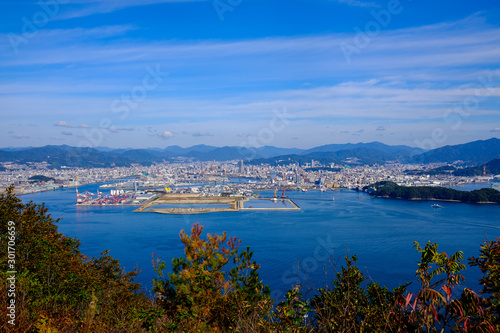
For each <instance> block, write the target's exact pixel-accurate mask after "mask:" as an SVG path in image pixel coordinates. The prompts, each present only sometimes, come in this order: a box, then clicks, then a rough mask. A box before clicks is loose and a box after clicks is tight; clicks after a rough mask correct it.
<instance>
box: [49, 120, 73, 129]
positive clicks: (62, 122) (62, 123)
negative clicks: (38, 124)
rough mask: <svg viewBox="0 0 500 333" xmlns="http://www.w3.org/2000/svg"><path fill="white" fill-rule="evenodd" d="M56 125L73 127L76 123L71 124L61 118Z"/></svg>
mask: <svg viewBox="0 0 500 333" xmlns="http://www.w3.org/2000/svg"><path fill="white" fill-rule="evenodd" d="M54 126H59V127H68V128H73V127H75V125H72V124H69V123H67V122H66V121H64V120H60V121H58V122H57V123H55V124H54Z"/></svg>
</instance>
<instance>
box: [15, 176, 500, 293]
mask: <svg viewBox="0 0 500 333" xmlns="http://www.w3.org/2000/svg"><path fill="white" fill-rule="evenodd" d="M99 185H100V184H92V185H86V186H82V187H80V188H79V190H80V191H81V192H83V191H85V190H87V191H89V192H93V193H95V192H96V190H97V188H98V186H99ZM481 187H489V185H488V184H474V185H472V186H471V185H468V186H467V187H466V188H465V189H466V190H473V189H476V188H481ZM459 189H460V188H459ZM108 191H109V190H108ZM104 192H105V193H106V191H104ZM286 194H287V196H288V197H289V198H291V199H292V200H293V201H294V202H295V203H296V204H297V205H298V206H299V207H300V208H301V209H300V211H248V212H243V211H241V212H220V213H209V214H199V215H165V214H157V213H134V212H133V210H134V209H136V208H137V207H132V206H101V207H77V206H75V203H76V193H75V189H74V188H65V189H59V190H56V191H47V192H40V193H35V194H29V195H23V196H21V199H22V200H23V201H24V202H27V201H34V202H35V203H38V204H41V203H44V204H45V206H46V207H47V208H48V209H49V213H50V214H51V216H52V217H53V218H54V219H60V220H59V222H58V223H57V225H58V227H59V231H60V232H62V233H63V234H65V235H67V236H69V237H75V238H77V239H79V240H80V242H81V246H80V250H81V252H82V253H83V254H85V255H87V256H89V257H98V256H99V255H100V253H101V252H103V251H104V250H109V251H110V255H111V256H113V257H114V258H116V259H118V260H119V261H120V264H121V266H122V267H123V269H124V270H126V271H130V270H133V269H134V268H137V269H139V270H140V274H139V275H138V276H137V277H136V279H135V281H136V282H139V283H141V286H142V290H143V291H144V292H146V294H148V295H150V296H152V295H153V292H152V280H153V279H154V278H156V277H157V276H156V273H155V272H154V270H153V264H152V259H153V254H154V255H155V257H156V258H161V259H162V260H164V261H165V262H166V263H167V272H168V271H169V270H171V265H170V263H171V261H172V259H173V258H177V257H181V256H183V255H184V248H183V244H182V243H181V241H180V238H179V233H180V231H181V230H185V231H186V232H188V233H189V231H190V229H191V227H192V226H193V225H194V224H195V223H199V224H201V225H202V226H203V227H204V230H203V232H204V235H206V234H207V233H210V234H212V235H213V234H219V235H221V234H222V233H224V232H227V235H228V236H230V237H233V236H234V237H237V238H239V239H241V248H242V249H246V247H247V246H248V247H250V250H251V251H252V252H253V259H254V260H255V261H256V262H257V263H258V264H259V265H260V271H259V272H260V278H261V279H262V281H263V283H264V284H267V285H268V286H269V287H270V288H271V291H272V293H271V295H272V296H273V298H274V299H275V300H280V299H282V298H283V295H284V294H285V292H286V291H287V290H288V289H290V288H292V287H293V286H295V285H301V286H302V293H303V295H304V296H305V297H311V296H312V295H314V294H315V292H316V290H317V289H318V288H326V287H329V286H332V278H334V276H335V274H336V273H337V272H339V271H340V269H341V267H342V266H343V265H345V260H344V257H345V256H346V255H349V256H353V255H355V256H356V257H357V260H358V261H357V262H356V265H357V266H358V267H359V269H360V270H361V272H362V273H363V274H364V275H365V277H366V278H367V282H368V281H374V282H378V283H379V284H380V285H382V286H386V287H388V288H389V289H392V288H395V287H397V286H399V285H400V284H403V283H406V282H412V284H411V285H410V286H409V290H410V291H415V290H417V289H418V286H419V282H418V281H417V278H416V276H415V272H416V270H417V263H418V261H419V258H420V256H419V253H418V252H417V251H416V249H415V247H414V242H419V243H420V244H421V245H422V246H423V245H425V244H426V243H427V242H428V241H430V242H435V243H437V244H438V246H439V248H438V249H439V251H440V252H445V253H447V254H448V255H450V254H452V253H455V252H457V251H462V252H463V254H464V260H463V262H464V263H467V262H468V259H467V258H469V257H471V256H476V257H477V256H478V255H479V250H480V245H481V243H482V242H483V241H485V240H493V239H495V238H497V237H500V205H494V204H466V203H455V202H440V203H439V204H440V205H441V206H442V208H433V207H431V205H432V204H434V203H435V201H404V200H393V199H382V198H374V197H370V196H369V195H367V194H365V193H362V192H356V191H352V190H335V191H325V192H321V191H312V190H310V191H308V192H299V191H288V192H287V193H286ZM272 195H273V193H272V191H264V192H261V193H260V196H261V197H272ZM467 266H468V265H467ZM463 275H464V276H465V282H464V283H463V285H462V287H469V288H473V289H475V290H478V289H479V288H480V286H479V283H478V281H479V278H480V277H481V273H480V271H479V269H478V268H477V267H468V268H467V270H465V271H464V272H463ZM459 289H460V288H457V290H455V292H456V293H459V292H460V290H459Z"/></svg>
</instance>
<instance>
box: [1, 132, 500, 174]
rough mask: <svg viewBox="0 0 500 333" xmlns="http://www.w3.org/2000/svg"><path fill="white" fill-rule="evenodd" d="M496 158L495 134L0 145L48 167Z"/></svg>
mask: <svg viewBox="0 0 500 333" xmlns="http://www.w3.org/2000/svg"><path fill="white" fill-rule="evenodd" d="M495 158H500V139H497V138H491V139H489V140H480V141H474V142H470V143H466V144H461V145H455V146H445V147H441V148H437V149H433V150H430V151H423V150H422V149H419V148H414V147H409V146H403V145H399V146H391V145H386V144H383V143H380V142H369V143H355V144H353V143H348V144H330V145H323V146H318V147H314V148H311V149H299V148H278V147H273V146H263V147H259V148H247V147H237V146H226V147H215V146H208V145H196V146H192V147H187V148H182V147H179V146H168V147H166V148H164V149H161V148H145V149H113V148H108V147H97V148H77V147H71V146H66V145H62V146H44V147H26V148H5V149H0V162H16V163H20V164H25V163H28V162H35V163H40V162H47V163H48V164H50V166H51V167H53V168H60V167H61V166H68V167H75V166H78V167H113V166H129V165H131V164H142V165H151V164H153V163H160V162H176V161H229V160H240V159H241V160H244V161H245V163H249V164H261V163H266V164H272V165H276V164H289V163H310V162H311V160H314V161H318V162H320V163H322V164H329V163H336V164H385V163H387V162H401V163H434V162H443V163H452V162H455V161H457V160H461V161H462V162H463V163H465V164H468V165H471V166H474V165H479V164H481V163H482V164H484V163H487V162H489V161H491V160H493V159H495Z"/></svg>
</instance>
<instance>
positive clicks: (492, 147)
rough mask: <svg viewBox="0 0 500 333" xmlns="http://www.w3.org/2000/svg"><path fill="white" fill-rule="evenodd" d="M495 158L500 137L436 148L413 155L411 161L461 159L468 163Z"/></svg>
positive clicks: (498, 150) (499, 145)
mask: <svg viewBox="0 0 500 333" xmlns="http://www.w3.org/2000/svg"><path fill="white" fill-rule="evenodd" d="M495 158H500V139H497V138H491V139H489V140H478V141H473V142H469V143H464V144H460V145H455V146H444V147H440V148H436V149H433V150H430V151H428V152H425V153H423V154H420V155H417V156H415V157H414V158H413V161H415V162H417V163H436V162H444V163H452V162H455V161H459V160H461V161H464V162H468V163H470V164H481V163H487V162H489V161H491V160H493V159H495Z"/></svg>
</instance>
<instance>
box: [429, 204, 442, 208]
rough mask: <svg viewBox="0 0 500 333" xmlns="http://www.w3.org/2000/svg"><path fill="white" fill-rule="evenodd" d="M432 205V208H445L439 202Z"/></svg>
mask: <svg viewBox="0 0 500 333" xmlns="http://www.w3.org/2000/svg"><path fill="white" fill-rule="evenodd" d="M431 207H432V208H443V206H441V205H438V204H434V205H431Z"/></svg>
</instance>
